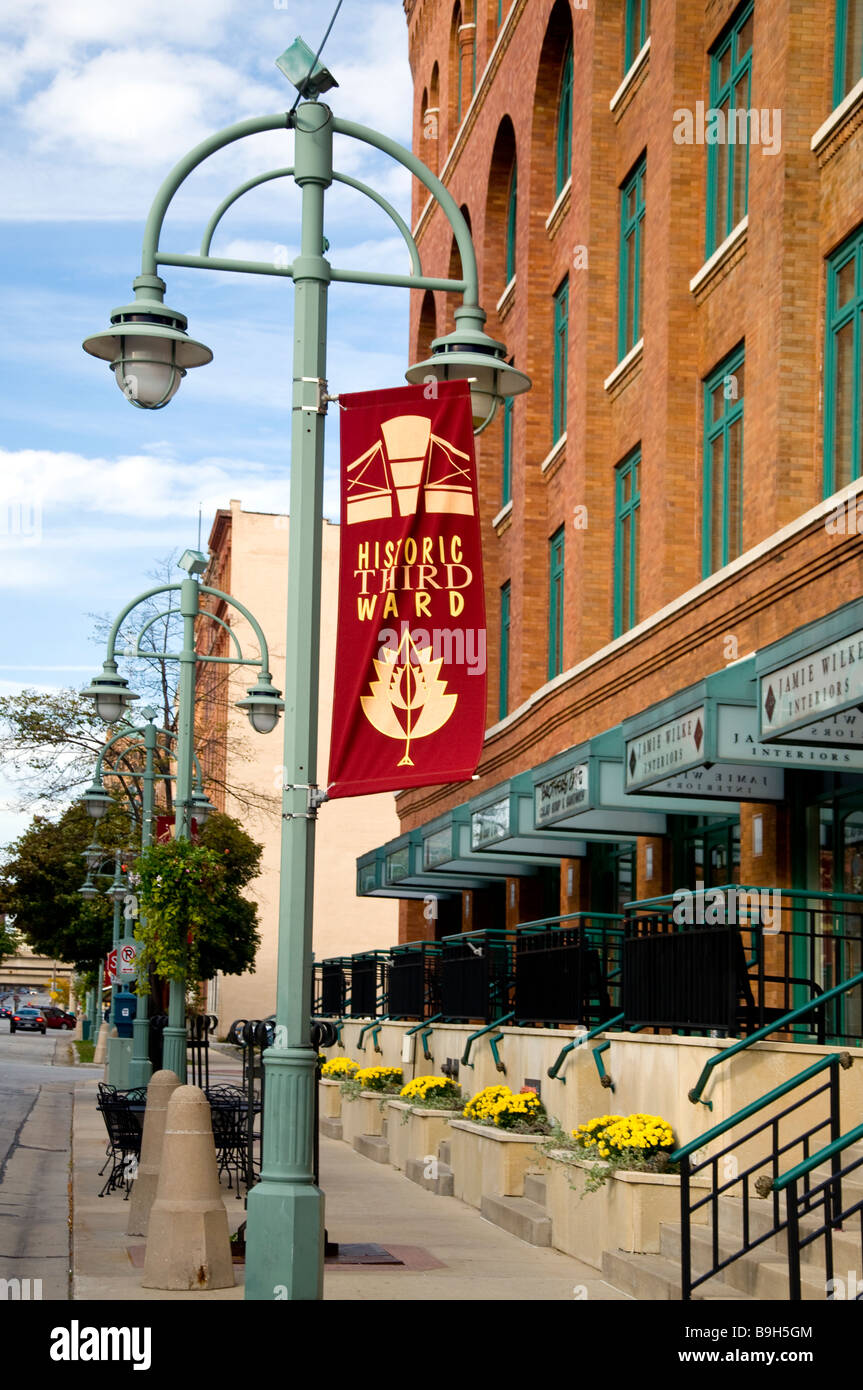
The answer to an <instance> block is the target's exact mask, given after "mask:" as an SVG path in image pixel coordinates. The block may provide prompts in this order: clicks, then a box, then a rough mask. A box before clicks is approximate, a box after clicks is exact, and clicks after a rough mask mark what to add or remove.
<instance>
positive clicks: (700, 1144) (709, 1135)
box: [668, 1052, 854, 1163]
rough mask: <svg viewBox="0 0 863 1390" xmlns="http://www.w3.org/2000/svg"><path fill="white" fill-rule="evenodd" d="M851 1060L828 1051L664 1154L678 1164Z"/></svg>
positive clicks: (846, 1055) (847, 1065) (842, 1053)
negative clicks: (827, 1053)
mask: <svg viewBox="0 0 863 1390" xmlns="http://www.w3.org/2000/svg"><path fill="white" fill-rule="evenodd" d="M853 1060H854V1059H853V1058H852V1057H851V1055H850V1053H848V1052H831V1053H830V1055H829V1056H828V1057H819V1058H818V1061H817V1062H813V1063H812V1065H811V1066H808V1067H806V1069H805V1070H804V1071H801V1072H798V1074H797V1075H796V1076H792V1077H789V1079H788V1080H787V1081H783V1082H781V1083H780V1085H778V1086H774V1087H773V1090H772V1091H767V1092H766V1093H765V1094H764V1095H763V1096H759V1097H758V1099H757V1100H752V1101H750V1102H749V1104H748V1105H744V1106H743V1107H742V1109H740V1110H737V1111H735V1113H734V1114H733V1115H729V1116H728V1117H727V1119H724V1120H720V1121H719V1124H717V1125H713V1127H712V1128H711V1129H708V1130H707V1131H706V1132H705V1133H704V1134H699V1135H698V1137H697V1138H696V1139H690V1141H689V1143H688V1144H682V1145H681V1146H680V1148H679V1149H675V1150H674V1152H673V1153H670V1154H669V1155H668V1161H669V1163H679V1162H680V1160H681V1159H682V1158H688V1157H689V1155H690V1154H692V1153H695V1152H696V1151H697V1150H698V1149H703V1148H704V1146H705V1144H709V1143H711V1142H712V1141H713V1140H714V1139H718V1138H719V1137H720V1135H722V1134H726V1133H727V1132H728V1130H729V1129H733V1128H734V1126H735V1125H737V1124H740V1122H741V1121H742V1120H748V1119H749V1117H750V1115H757V1113H758V1111H759V1110H763V1109H764V1106H765V1105H770V1104H771V1102H772V1101H774V1100H781V1099H782V1097H783V1096H787V1095H788V1094H789V1092H790V1091H794V1090H796V1088H797V1087H798V1086H802V1085H803V1084H804V1082H806V1081H810V1080H811V1079H812V1077H813V1076H818V1075H819V1073H820V1072H822V1071H826V1070H827V1068H828V1067H835V1066H836V1065H837V1064H838V1065H839V1066H841V1067H843V1068H848V1067H850V1066H851V1064H852V1062H853Z"/></svg>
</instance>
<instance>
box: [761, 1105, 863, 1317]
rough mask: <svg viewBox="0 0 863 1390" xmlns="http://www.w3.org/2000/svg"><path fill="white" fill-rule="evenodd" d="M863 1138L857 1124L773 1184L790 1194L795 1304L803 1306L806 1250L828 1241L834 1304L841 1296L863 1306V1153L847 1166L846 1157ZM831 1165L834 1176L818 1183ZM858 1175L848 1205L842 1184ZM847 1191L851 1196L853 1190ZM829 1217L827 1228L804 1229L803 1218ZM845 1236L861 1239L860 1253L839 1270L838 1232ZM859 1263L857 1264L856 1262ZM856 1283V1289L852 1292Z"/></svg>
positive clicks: (828, 1281)
mask: <svg viewBox="0 0 863 1390" xmlns="http://www.w3.org/2000/svg"><path fill="white" fill-rule="evenodd" d="M861 1139H863V1125H857V1127H856V1129H852V1130H850V1131H849V1132H848V1133H847V1134H843V1135H840V1137H839V1138H838V1139H835V1140H833V1141H831V1143H829V1144H827V1145H825V1147H824V1148H823V1149H821V1150H819V1152H818V1153H816V1154H812V1155H811V1156H810V1157H809V1158H807V1159H805V1160H804V1161H803V1162H802V1163H798V1165H797V1166H796V1168H792V1169H791V1170H790V1172H788V1173H783V1174H782V1176H781V1177H779V1178H777V1179H775V1180H774V1182H773V1191H774V1193H776V1194H777V1196H778V1195H779V1194H780V1193H782V1192H784V1193H785V1212H786V1223H787V1229H788V1284H789V1291H788V1298H789V1301H790V1302H792V1303H799V1302H800V1300H801V1298H802V1280H801V1270H800V1256H801V1253H802V1251H804V1250H805V1249H807V1247H809V1246H811V1245H815V1243H816V1241H823V1242H824V1277H825V1282H824V1296H825V1298H827V1299H829V1300H835V1299H836V1297H837V1293H838V1297H839V1298H840V1299H845V1300H849V1301H852V1300H853V1301H854V1302H857V1303H860V1302H863V1275H861V1277H859V1278H858V1276H857V1270H858V1269H859V1270H863V1197H858V1196H857V1193H858V1192H859V1191H860V1179H861V1176H863V1155H860V1156H858V1157H855V1156H854V1155H849V1156H847V1157H846V1159H845V1161H844V1163H843V1160H842V1155H843V1154H845V1155H847V1154H848V1150H849V1148H850V1147H851V1145H852V1144H859V1142H860V1140H861ZM828 1164H829V1165H830V1173H829V1175H828V1176H827V1177H826V1178H822V1179H821V1181H820V1182H819V1181H816V1182H815V1183H814V1185H813V1184H812V1181H811V1180H812V1176H813V1174H814V1173H815V1170H816V1169H818V1168H821V1167H826V1166H827V1165H828ZM852 1173H856V1174H857V1177H856V1179H855V1180H854V1182H855V1186H854V1188H853V1195H852V1196H851V1197H850V1198H849V1197H848V1196H847V1195H846V1198H845V1201H844V1202H843V1196H842V1191H843V1189H842V1184H843V1182H844V1181H845V1180H846V1179H847V1178H849V1177H850V1176H851V1174H852ZM845 1192H846V1194H847V1192H848V1187H847V1186H846V1188H845ZM819 1213H820V1214H821V1215H822V1216H823V1220H822V1221H821V1224H820V1225H818V1226H814V1227H813V1225H812V1222H811V1220H810V1222H809V1223H808V1228H807V1229H805V1230H803V1229H801V1225H800V1219H801V1217H803V1216H809V1217H810V1218H812V1217H814V1216H816V1215H817V1214H819ZM855 1216H856V1217H857V1221H856V1223H854V1224H855V1225H856V1231H855V1230H854V1229H853V1226H849V1223H851V1222H852V1219H853V1218H854V1217H855ZM839 1232H841V1233H842V1235H843V1237H844V1238H845V1239H846V1240H847V1238H848V1237H849V1236H850V1237H851V1238H852V1239H853V1238H854V1236H856V1246H855V1249H854V1253H853V1254H852V1255H851V1256H850V1257H848V1259H847V1262H846V1263H845V1264H844V1267H843V1268H841V1269H840V1270H839V1271H838V1272H837V1270H836V1263H835V1259H834V1233H839ZM851 1261H853V1264H852V1263H851ZM852 1281H853V1285H854V1287H853V1288H852Z"/></svg>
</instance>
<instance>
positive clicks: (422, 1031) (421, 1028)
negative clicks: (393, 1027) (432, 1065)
mask: <svg viewBox="0 0 863 1390" xmlns="http://www.w3.org/2000/svg"><path fill="white" fill-rule="evenodd" d="M445 1016H446V1015H445V1014H432V1016H431V1018H424V1019H422V1020H421V1021H420V1022H419V1023H417V1024H415V1025H414V1027H413V1028H408V1029H407V1031H406V1032H405V1037H406V1038H410V1037H413V1035H414V1033H419V1035H420V1042H421V1043H422V1045H423V1057H424V1058H425V1060H426V1061H427V1062H431V1061H433V1060H434V1058H433V1057H432V1055H431V1053H430V1052H429V1049H428V1040H429V1038H430V1037H431V1035H432V1033H433V1032H434V1029H433V1028H432V1024H433V1023H437V1022H438V1021H439V1020H440V1019H442V1018H444V1017H445Z"/></svg>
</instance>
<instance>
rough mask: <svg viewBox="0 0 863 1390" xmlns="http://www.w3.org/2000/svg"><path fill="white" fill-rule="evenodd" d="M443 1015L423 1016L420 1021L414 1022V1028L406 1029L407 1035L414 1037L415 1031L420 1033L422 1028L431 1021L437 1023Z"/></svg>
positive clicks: (407, 1036)
mask: <svg viewBox="0 0 863 1390" xmlns="http://www.w3.org/2000/svg"><path fill="white" fill-rule="evenodd" d="M443 1016H444V1015H443V1014H432V1016H431V1018H421V1019H420V1021H419V1023H415V1024H414V1026H413V1028H408V1029H407V1030H406V1031H405V1037H406V1038H412V1037H413V1035H414V1033H418V1032H419V1031H420V1029H421V1028H425V1027H426V1026H427V1025H428V1024H429V1023H437V1022H438V1020H439V1019H442V1018H443Z"/></svg>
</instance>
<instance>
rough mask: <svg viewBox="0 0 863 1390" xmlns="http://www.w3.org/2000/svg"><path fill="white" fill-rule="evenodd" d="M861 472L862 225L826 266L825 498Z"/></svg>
mask: <svg viewBox="0 0 863 1390" xmlns="http://www.w3.org/2000/svg"><path fill="white" fill-rule="evenodd" d="M861 473H863V227H861V228H859V229H858V230H857V231H856V232H855V233H854V235H853V236H852V237H850V238H849V240H848V241H846V242H844V243H843V245H842V246H840V247H839V250H838V251H836V252H834V254H833V255H832V256H831V258H830V260H829V261H828V263H827V345H826V351H825V355H824V494H825V496H827V497H829V496H830V494H831V493H832V492H837V491H838V490H839V488H841V487H845V486H846V484H847V483H850V482H853V481H854V479H855V478H859V477H860V475H861Z"/></svg>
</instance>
